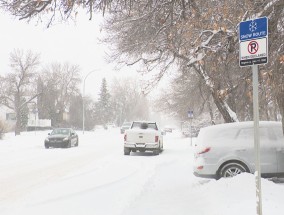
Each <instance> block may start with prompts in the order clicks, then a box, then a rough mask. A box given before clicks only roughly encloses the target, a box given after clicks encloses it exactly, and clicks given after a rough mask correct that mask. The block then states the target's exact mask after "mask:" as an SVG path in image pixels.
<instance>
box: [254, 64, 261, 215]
mask: <svg viewBox="0 0 284 215" xmlns="http://www.w3.org/2000/svg"><path fill="white" fill-rule="evenodd" d="M252 73H253V118H254V149H255V173H254V175H255V183H256V198H257V199H256V211H257V214H258V215H262V195H261V177H260V175H261V169H260V152H259V151H260V146H259V105H258V66H257V65H253V66H252Z"/></svg>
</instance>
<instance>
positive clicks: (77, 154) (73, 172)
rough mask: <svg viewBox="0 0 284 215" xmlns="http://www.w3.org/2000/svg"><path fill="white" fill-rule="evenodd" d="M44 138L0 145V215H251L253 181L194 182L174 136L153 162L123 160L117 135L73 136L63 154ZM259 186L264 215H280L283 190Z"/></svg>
mask: <svg viewBox="0 0 284 215" xmlns="http://www.w3.org/2000/svg"><path fill="white" fill-rule="evenodd" d="M47 133H48V132H36V133H35V132H26V133H22V135H21V136H17V137H14V136H13V134H7V135H6V136H5V138H4V140H1V141H0V214H1V215H39V214H40V215H45V214H55V215H65V214H66V215H67V214H68V215H79V214H80V215H132V214H136V215H140V214H141V215H142V214H143V215H144V214H147V215H151V214H153V215H154V214H155V215H156V214H164V215H171V214H175V215H176V214H177V215H183V214H187V215H188V214H193V215H195V214H196V215H202V214H204V215H207V214H209V215H214V214H215V215H222V214H224V215H225V214H226V215H227V214H230V215H232V214H233V215H234V214H256V212H255V211H256V210H255V190H254V177H253V175H251V174H243V175H240V176H237V177H235V178H233V179H221V180H219V181H215V180H209V179H201V178H197V177H195V176H194V175H193V174H192V162H193V156H192V148H191V146H190V139H189V138H182V136H181V135H180V133H178V132H174V133H172V134H167V135H166V136H164V152H163V153H162V154H160V155H159V156H154V155H152V153H132V154H131V156H124V155H123V135H121V134H120V133H119V130H118V129H112V130H97V131H95V132H85V134H84V135H83V134H82V133H80V132H79V133H78V134H79V138H80V142H79V147H74V148H70V149H45V148H44V147H43V141H44V138H45V137H46V135H47ZM193 141H195V139H193ZM262 182H263V196H264V200H263V201H264V206H263V208H264V209H263V210H264V212H267V213H266V214H279V215H280V214H283V211H284V206H283V204H282V199H283V197H284V186H282V185H281V184H274V183H272V182H270V181H267V180H263V181H262Z"/></svg>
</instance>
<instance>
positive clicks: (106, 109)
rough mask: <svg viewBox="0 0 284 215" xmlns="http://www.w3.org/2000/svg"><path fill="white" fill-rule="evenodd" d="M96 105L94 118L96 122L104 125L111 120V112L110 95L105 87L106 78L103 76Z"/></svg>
mask: <svg viewBox="0 0 284 215" xmlns="http://www.w3.org/2000/svg"><path fill="white" fill-rule="evenodd" d="M95 106H96V111H95V112H96V119H97V121H98V123H100V124H102V125H106V124H107V123H108V122H111V120H112V117H113V114H112V108H111V95H110V93H109V91H108V88H107V82H106V79H105V78H103V80H102V85H101V89H100V93H99V99H98V102H97V104H96V105H95Z"/></svg>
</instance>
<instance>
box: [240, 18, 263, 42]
mask: <svg viewBox="0 0 284 215" xmlns="http://www.w3.org/2000/svg"><path fill="white" fill-rule="evenodd" d="M267 35H268V21H267V17H261V18H258V19H253V20H248V21H245V22H241V23H240V38H239V40H240V41H245V40H252V39H257V38H263V37H267Z"/></svg>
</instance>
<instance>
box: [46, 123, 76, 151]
mask: <svg viewBox="0 0 284 215" xmlns="http://www.w3.org/2000/svg"><path fill="white" fill-rule="evenodd" d="M78 144H79V138H78V135H77V134H76V132H75V131H74V130H73V129H72V128H55V129H54V130H53V131H52V132H51V133H49V134H48V137H47V138H46V139H45V141H44V146H45V148H49V147H56V148H70V147H72V146H78Z"/></svg>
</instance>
